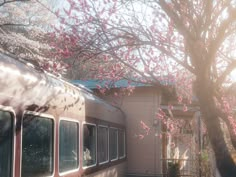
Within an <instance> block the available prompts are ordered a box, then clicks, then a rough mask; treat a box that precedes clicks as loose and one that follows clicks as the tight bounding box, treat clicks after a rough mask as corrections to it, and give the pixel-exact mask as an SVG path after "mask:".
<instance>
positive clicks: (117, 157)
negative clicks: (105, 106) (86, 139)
mask: <svg viewBox="0 0 236 177" xmlns="http://www.w3.org/2000/svg"><path fill="white" fill-rule="evenodd" d="M110 129H114V130H116V131H117V141H116V142H117V152H116V153H117V156H116V158H114V159H111V157H110V141H109V160H110V161H111V162H114V161H117V160H119V129H118V128H116V127H109V140H110Z"/></svg>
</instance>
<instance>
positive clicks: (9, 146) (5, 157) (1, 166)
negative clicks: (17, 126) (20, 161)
mask: <svg viewBox="0 0 236 177" xmlns="http://www.w3.org/2000/svg"><path fill="white" fill-rule="evenodd" d="M12 152H13V117H12V115H11V113H10V112H6V111H0V159H1V162H0V176H5V177H10V176H12V158H13V155H12Z"/></svg>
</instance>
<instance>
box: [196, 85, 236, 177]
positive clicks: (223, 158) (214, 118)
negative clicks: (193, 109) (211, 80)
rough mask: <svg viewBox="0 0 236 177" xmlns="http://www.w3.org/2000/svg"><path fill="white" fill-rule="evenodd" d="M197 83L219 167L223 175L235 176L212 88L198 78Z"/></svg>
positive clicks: (235, 168) (198, 95)
mask: <svg viewBox="0 0 236 177" xmlns="http://www.w3.org/2000/svg"><path fill="white" fill-rule="evenodd" d="M196 84H197V85H196V86H197V88H198V89H197V92H196V94H197V97H198V100H199V104H200V109H201V113H202V115H203V119H204V122H205V124H206V128H207V131H208V135H209V139H210V142H211V145H212V148H213V151H214V154H215V159H216V165H217V168H218V170H219V172H220V174H221V176H222V177H233V176H235V175H236V166H235V164H234V161H233V159H232V157H231V155H230V153H229V150H228V147H227V145H226V142H225V139H224V133H223V131H222V129H221V126H220V119H219V115H218V114H217V108H216V103H215V101H214V99H213V94H212V89H210V87H209V85H208V83H207V82H203V81H202V80H198V83H196Z"/></svg>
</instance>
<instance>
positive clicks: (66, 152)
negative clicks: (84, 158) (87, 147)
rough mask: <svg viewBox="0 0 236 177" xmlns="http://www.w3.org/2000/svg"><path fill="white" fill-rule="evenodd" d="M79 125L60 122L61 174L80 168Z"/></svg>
mask: <svg viewBox="0 0 236 177" xmlns="http://www.w3.org/2000/svg"><path fill="white" fill-rule="evenodd" d="M78 127H79V126H78V123H75V122H70V121H65V120H62V121H60V140H59V143H60V145H59V147H60V148H59V154H60V156H59V168H60V169H59V170H60V172H64V171H68V170H72V169H76V168H77V167H78V159H79V158H78V141H79V137H78V132H79V131H78V130H79V128H78Z"/></svg>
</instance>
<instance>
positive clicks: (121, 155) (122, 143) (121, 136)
mask: <svg viewBox="0 0 236 177" xmlns="http://www.w3.org/2000/svg"><path fill="white" fill-rule="evenodd" d="M118 149H119V158H124V157H125V131H124V130H119V148H118Z"/></svg>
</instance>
